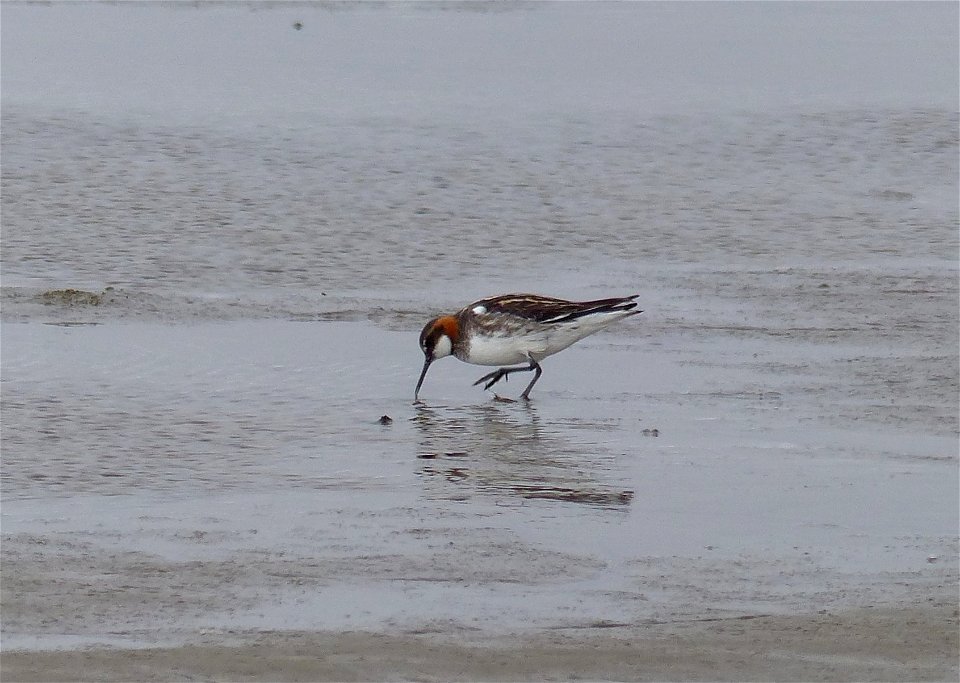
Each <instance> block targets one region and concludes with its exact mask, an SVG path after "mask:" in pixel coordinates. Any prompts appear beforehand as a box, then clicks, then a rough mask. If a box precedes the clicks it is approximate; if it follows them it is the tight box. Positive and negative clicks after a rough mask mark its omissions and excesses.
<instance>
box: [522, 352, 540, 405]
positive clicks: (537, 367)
mask: <svg viewBox="0 0 960 683" xmlns="http://www.w3.org/2000/svg"><path fill="white" fill-rule="evenodd" d="M530 369H531V370H536V372H535V373H534V375H533V379H532V380H530V384H528V385H527V388H526V389H524V390H523V393H522V394H520V398H522V399H523V400H524V401H529V400H530V390H531V389H533V385H534V384H536V383H537V380H538V379H540V375H542V374H543V368H541V367H540V364H539V363H538V362H537V361H535V360H533V358H531V359H530Z"/></svg>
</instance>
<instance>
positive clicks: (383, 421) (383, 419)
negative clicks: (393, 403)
mask: <svg viewBox="0 0 960 683" xmlns="http://www.w3.org/2000/svg"><path fill="white" fill-rule="evenodd" d="M377 422H379V423H380V424H382V425H389V424H393V418H392V417H390V416H389V415H381V416H380V419H379V420H377Z"/></svg>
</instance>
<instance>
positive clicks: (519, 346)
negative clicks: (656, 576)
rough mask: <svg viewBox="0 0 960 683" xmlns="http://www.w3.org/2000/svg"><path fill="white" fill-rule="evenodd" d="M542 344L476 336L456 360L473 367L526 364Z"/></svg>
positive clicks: (531, 341) (500, 337)
mask: <svg viewBox="0 0 960 683" xmlns="http://www.w3.org/2000/svg"><path fill="white" fill-rule="evenodd" d="M541 346H542V344H538V343H537V342H536V341H533V340H529V339H524V338H522V337H509V336H477V337H474V338H473V339H471V340H470V346H469V347H468V348H467V351H466V353H465V354H463V355H462V356H459V355H458V358H460V360H462V361H466V362H467V363H473V364H474V365H512V364H514V363H527V362H529V361H530V355H533V356H537V355H538V352H539V351H540V347H541Z"/></svg>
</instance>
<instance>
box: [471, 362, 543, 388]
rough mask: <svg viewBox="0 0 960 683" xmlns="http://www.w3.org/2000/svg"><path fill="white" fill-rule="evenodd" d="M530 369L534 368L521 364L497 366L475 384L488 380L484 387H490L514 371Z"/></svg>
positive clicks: (527, 370)
mask: <svg viewBox="0 0 960 683" xmlns="http://www.w3.org/2000/svg"><path fill="white" fill-rule="evenodd" d="M530 370H533V368H532V367H530V366H528V365H521V366H520V367H518V368H497V369H496V370H494V371H493V372H490V373H487V374H486V375H484V376H483V377H481V378H480V379H478V380H477V381H476V382H474V383H473V386H477V385H478V384H480V383H481V382H486V384H484V385H483V388H484V389H489V388H490V387H492V386H493V385H494V384H496V383H497V382H499V381H500V380H502V379H506V378H507V377H509V376H510V375H511V374H512V373H514V372H529V371H530ZM488 380H489V381H488Z"/></svg>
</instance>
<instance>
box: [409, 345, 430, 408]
mask: <svg viewBox="0 0 960 683" xmlns="http://www.w3.org/2000/svg"><path fill="white" fill-rule="evenodd" d="M432 362H433V359H432V358H430V357H429V356H428V357H427V358H425V359H424V360H423V370H422V371H421V372H420V379H419V380H418V381H417V388H416V389H414V390H413V400H414V401H416V400H418V399H417V396H419V395H420V385H422V384H423V378H424V377H426V376H427V369H428V368H429V367H430V363H432Z"/></svg>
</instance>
